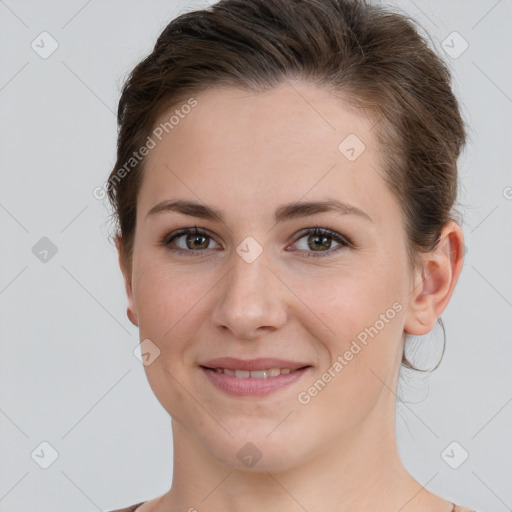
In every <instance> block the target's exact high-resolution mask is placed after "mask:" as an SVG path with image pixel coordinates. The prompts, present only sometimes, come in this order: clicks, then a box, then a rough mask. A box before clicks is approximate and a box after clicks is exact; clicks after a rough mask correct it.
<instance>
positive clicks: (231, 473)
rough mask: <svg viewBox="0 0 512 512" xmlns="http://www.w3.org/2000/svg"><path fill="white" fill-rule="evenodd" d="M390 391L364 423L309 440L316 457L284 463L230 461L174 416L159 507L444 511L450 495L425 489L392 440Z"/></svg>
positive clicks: (215, 511) (169, 510) (216, 511)
mask: <svg viewBox="0 0 512 512" xmlns="http://www.w3.org/2000/svg"><path fill="white" fill-rule="evenodd" d="M389 395H391V394H390V393H388V397H387V398H386V399H385V400H383V401H382V404H381V405H382V406H381V407H376V408H375V409H374V410H373V411H372V414H371V415H369V416H368V417H367V418H366V421H365V422H364V424H363V425H358V427H357V429H353V430H352V431H350V432H346V433H345V434H344V435H343V436H340V439H337V440H336V441H335V442H328V443H324V444H323V445H322V447H320V448H319V447H318V446H317V447H315V450H314V457H313V456H310V457H305V458H304V460H303V461H302V462H301V463H300V464H297V465H294V466H293V467H291V468H288V469H286V470H273V471H268V470H261V471H255V468H256V467H257V466H255V467H254V468H252V469H251V470H240V469H238V468H235V467H233V466H230V465H228V464H226V463H225V462H222V461H219V460H218V459H217V458H214V457H213V456H212V455H211V453H210V452H209V451H206V450H205V448H204V446H203V445H202V444H201V442H200V440H199V439H198V438H197V437H196V436H194V434H193V433H191V432H190V431H187V430H186V428H185V427H184V426H183V425H182V424H180V423H178V422H176V421H174V420H173V439H174V469H173V482H172V487H171V489H170V491H169V492H168V493H167V494H166V495H164V496H163V497H162V500H161V503H160V505H161V507H160V508H159V509H158V511H159V512H160V510H161V511H162V512H163V511H166V512H174V511H190V512H194V510H196V511H197V510H208V511H209V512H220V511H222V512H238V511H240V510H244V512H256V511H258V512H260V511H261V510H265V511H268V512H273V511H275V512H277V511H282V510H297V511H303V510H307V511H308V512H321V511H325V510H336V511H337V512H355V511H360V510H380V511H387V510H389V511H396V510H401V511H402V512H416V511H420V510H421V511H424V510H429V508H428V507H429V505H435V506H433V507H432V508H431V509H433V510H436V508H435V507H436V506H437V510H438V511H439V512H450V510H451V506H449V505H450V504H449V502H446V501H444V500H442V499H441V498H438V497H436V496H435V495H433V494H431V493H429V492H428V491H427V490H426V489H424V488H423V486H421V484H419V483H418V482H417V481H416V480H414V478H413V477H412V476H411V475H410V474H409V473H408V472H407V471H406V469H405V468H404V466H403V464H402V462H401V460H400V457H399V453H398V449H397V445H396V436H395V414H394V411H395V409H394V407H395V402H394V396H393V395H391V397H389ZM391 401H392V402H393V404H392V405H393V407H392V408H391V409H390V407H389V405H390V402H391ZM384 402H388V403H387V404H385V403H384ZM386 405H387V406H386ZM391 411H392V413H391ZM234 451H236V450H234Z"/></svg>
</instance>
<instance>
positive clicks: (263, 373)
mask: <svg viewBox="0 0 512 512" xmlns="http://www.w3.org/2000/svg"><path fill="white" fill-rule="evenodd" d="M207 370H212V371H214V372H215V373H223V374H225V375H231V376H232V377H237V378H239V379H248V378H253V379H267V378H269V377H279V375H287V374H289V373H293V372H296V371H297V370H300V368H295V369H291V368H271V369H269V370H254V371H248V370H231V369H229V368H207Z"/></svg>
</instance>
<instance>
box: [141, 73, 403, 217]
mask: <svg viewBox="0 0 512 512" xmlns="http://www.w3.org/2000/svg"><path fill="white" fill-rule="evenodd" d="M194 99H195V102H196V103H195V106H194V107H193V108H188V107H187V108H183V109H181V108H180V105H177V106H175V107H174V108H173V110H172V112H166V113H165V114H163V115H162V116H161V117H160V119H159V120H158V122H157V125H156V126H157V127H158V126H160V127H165V126H166V125H165V123H166V122H167V130H163V135H162V137H161V139H162V140H161V141H159V140H158V139H156V138H155V137H153V138H155V141H156V146H155V147H154V149H152V150H151V151H150V153H149V155H148V157H147V159H146V165H145V170H144V179H143V183H142V188H141V191H140V194H139V199H140V201H139V202H140V203H141V206H142V208H141V210H142V211H143V212H144V211H147V210H148V209H149V208H150V207H151V206H153V205H154V204H155V203H157V202H159V201H163V200H166V199H173V198H176V197H178V196H179V197H182V196H183V195H186V196H187V198H188V199H196V200H197V199H200V200H203V201H204V202H208V203H212V202H215V204H216V206H218V207H220V208H222V207H223V205H226V206H229V205H230V204H231V205H233V202H234V200H235V198H236V200H237V201H238V203H239V205H240V204H242V205H246V206H247V207H248V204H249V203H250V204H254V205H255V207H258V206H259V207H261V208H268V207H272V204H273V203H274V206H276V205H277V204H278V203H279V204H280V203H283V202H287V201H297V200H299V199H300V198H301V197H303V196H305V195H306V194H307V199H308V200H314V199H316V200H319V199H322V198H324V197H325V196H326V195H329V197H335V198H336V199H339V200H343V201H346V202H350V203H352V204H355V205H357V206H360V207H361V208H363V209H366V210H367V211H368V210H372V209H373V210H375V209H376V208H378V206H379V205H382V206H383V207H386V201H388V202H390V203H392V200H393V198H392V197H391V196H390V193H389V191H388V190H387V189H386V186H385V183H384V181H383V179H382V173H383V166H382V160H383V158H382V157H383V155H382V148H381V147H380V146H379V145H378V144H377V142H376V139H375V134H374V133H372V128H373V126H374V123H373V121H372V119H370V118H368V117H366V116H365V115H364V114H363V112H362V111H361V110H357V109H355V108H353V107H351V106H350V104H349V103H348V102H346V101H343V100H342V99H340V98H337V97H334V96H333V95H332V94H330V93H329V92H328V91H326V90H324V89H321V88H318V87H315V86H312V85H307V84H304V83H297V82H295V83H286V84H283V85H281V86H280V87H278V88H276V89H272V90H270V91H265V92H258V93H255V92H252V91H247V90H242V89H237V88H212V89H210V90H208V91H206V92H203V93H201V94H199V95H197V96H195V97H194ZM184 104H185V103H184ZM177 111H178V112H177ZM173 114H174V118H173V123H172V128H171V124H170V123H168V121H169V120H170V118H171V116H173ZM160 131H162V130H160ZM167 132H168V133H167ZM386 194H387V196H386V197H384V195H386ZM194 196H196V197H194ZM363 205H364V206H365V207H366V208H365V207H364V206H363ZM388 206H391V207H395V208H396V206H397V205H396V204H395V205H393V204H390V205H388ZM272 208H273V207H272ZM374 213H375V214H377V213H378V212H376V211H374ZM395 213H396V212H395ZM370 215H371V214H370Z"/></svg>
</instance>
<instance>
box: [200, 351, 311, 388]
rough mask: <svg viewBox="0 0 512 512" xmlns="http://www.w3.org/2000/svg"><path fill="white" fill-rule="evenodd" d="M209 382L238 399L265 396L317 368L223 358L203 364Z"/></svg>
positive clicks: (271, 360) (262, 359)
mask: <svg viewBox="0 0 512 512" xmlns="http://www.w3.org/2000/svg"><path fill="white" fill-rule="evenodd" d="M199 368H200V369H201V370H202V372H203V374H204V375H205V376H206V377H207V379H208V380H209V382H210V383H211V384H213V385H214V387H215V388H217V389H218V390H220V391H223V392H224V393H227V394H230V395H235V396H250V395H254V396H261V395H267V394H270V393H273V392H275V391H278V390H280V389H282V388H284V387H288V386H290V385H291V384H293V383H295V382H297V381H298V380H299V379H301V378H302V377H303V375H305V374H306V373H308V372H309V370H311V369H312V368H313V367H312V366H311V365H310V364H307V363H301V362H296V361H285V360H282V359H275V358H259V359H252V360H243V359H234V358H220V359H214V360H212V361H207V362H205V363H203V364H200V365H199Z"/></svg>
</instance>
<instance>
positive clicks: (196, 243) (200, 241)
mask: <svg viewBox="0 0 512 512" xmlns="http://www.w3.org/2000/svg"><path fill="white" fill-rule="evenodd" d="M211 242H214V243H215V244H216V245H217V247H216V248H219V247H220V245H219V244H217V242H215V241H214V240H213V238H212V237H211V235H210V234H209V233H208V232H207V231H205V230H203V229H200V228H197V227H195V226H194V227H193V228H183V229H179V230H178V231H173V232H172V233H170V234H169V235H167V236H165V237H164V239H163V240H162V241H161V242H160V245H164V246H166V247H167V248H168V249H169V250H170V251H172V252H174V253H176V254H186V255H193V256H201V254H200V253H201V252H206V251H207V250H208V249H212V247H210V243H211Z"/></svg>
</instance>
